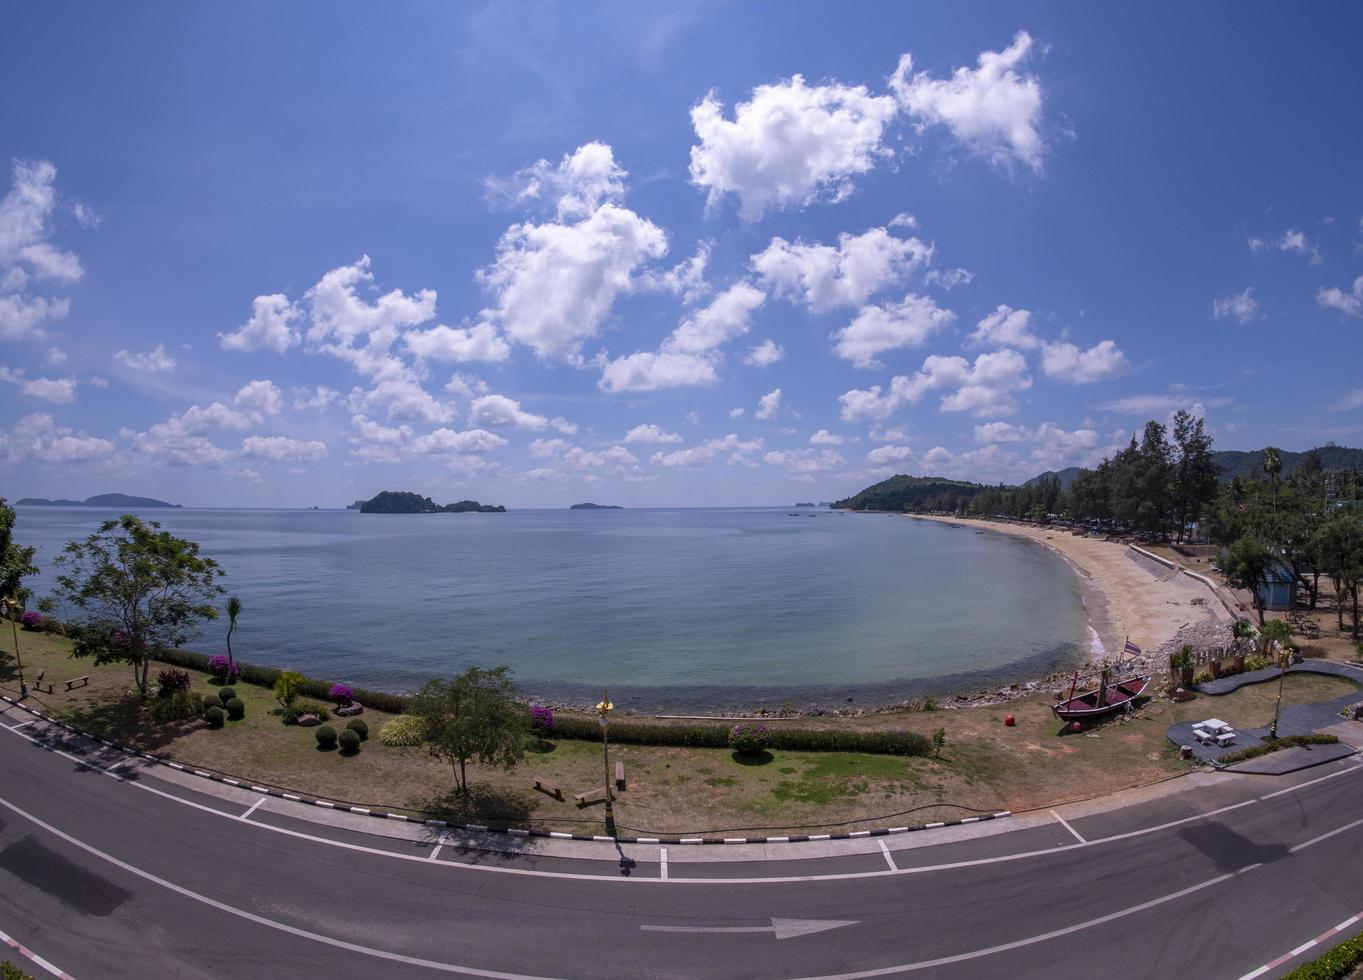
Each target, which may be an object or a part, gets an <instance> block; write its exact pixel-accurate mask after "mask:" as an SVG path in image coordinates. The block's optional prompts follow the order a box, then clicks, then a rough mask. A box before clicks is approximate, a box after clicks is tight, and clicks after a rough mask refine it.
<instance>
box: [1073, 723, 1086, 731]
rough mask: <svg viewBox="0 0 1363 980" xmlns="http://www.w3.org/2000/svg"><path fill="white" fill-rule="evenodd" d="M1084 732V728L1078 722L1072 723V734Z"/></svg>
mask: <svg viewBox="0 0 1363 980" xmlns="http://www.w3.org/2000/svg"><path fill="white" fill-rule="evenodd" d="M1083 730H1084V726H1083V725H1081V724H1080V723H1079V722H1077V721H1072V722H1070V731H1072V732H1082V731H1083Z"/></svg>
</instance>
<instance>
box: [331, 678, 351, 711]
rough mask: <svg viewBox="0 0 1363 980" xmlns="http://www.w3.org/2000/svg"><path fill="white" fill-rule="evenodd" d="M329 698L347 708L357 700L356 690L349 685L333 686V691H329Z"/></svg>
mask: <svg viewBox="0 0 1363 980" xmlns="http://www.w3.org/2000/svg"><path fill="white" fill-rule="evenodd" d="M327 697H329V698H331V700H333V701H335V702H336V703H337V704H339V705H341V706H342V707H345V706H346V705H347V704H349V703H350V702H351V701H353V700H355V689H354V688H353V687H351V686H350V685H349V684H333V685H331V690H329V691H327Z"/></svg>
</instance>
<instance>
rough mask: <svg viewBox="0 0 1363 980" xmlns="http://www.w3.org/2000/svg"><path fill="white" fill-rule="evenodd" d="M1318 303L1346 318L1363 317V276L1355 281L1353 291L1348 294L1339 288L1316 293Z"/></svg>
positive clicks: (1324, 289)
mask: <svg viewBox="0 0 1363 980" xmlns="http://www.w3.org/2000/svg"><path fill="white" fill-rule="evenodd" d="M1316 302H1317V303H1319V304H1320V305H1321V306H1323V307H1325V308H1326V309H1330V310H1338V311H1339V312H1340V313H1343V314H1344V315H1345V316H1359V317H1363V276H1359V277H1358V278H1357V279H1355V280H1354V285H1353V289H1351V290H1350V291H1349V292H1347V293H1346V292H1345V291H1344V290H1342V289H1340V288H1339V287H1338V286H1330V287H1329V288H1328V289H1326V288H1322V289H1321V290H1320V292H1318V293H1316Z"/></svg>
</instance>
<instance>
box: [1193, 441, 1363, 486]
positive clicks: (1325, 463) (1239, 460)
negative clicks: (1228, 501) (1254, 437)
mask: <svg viewBox="0 0 1363 980" xmlns="http://www.w3.org/2000/svg"><path fill="white" fill-rule="evenodd" d="M1311 453H1315V454H1316V456H1317V457H1318V458H1319V459H1320V466H1321V469H1324V470H1358V469H1363V449H1350V448H1348V447H1347V446H1318V447H1317V448H1315V449H1308V450H1306V451H1305V452H1301V453H1293V452H1288V451H1287V450H1285V449H1282V450H1279V451H1278V455H1279V457H1280V458H1281V459H1282V461H1283V472H1282V476H1284V477H1288V476H1291V475H1292V474H1293V473H1295V472H1296V471H1297V470H1298V469H1300V468H1301V465H1302V462H1303V461H1304V460H1305V459H1306V457H1307V456H1309V455H1310V454H1311ZM1212 462H1213V463H1215V464H1216V467H1217V469H1218V470H1219V471H1220V473H1221V479H1223V480H1229V479H1231V478H1232V477H1237V476H1240V477H1246V478H1248V477H1254V476H1260V477H1261V476H1263V475H1264V451H1263V450H1262V449H1255V450H1253V451H1251V452H1241V451H1239V450H1235V449H1223V450H1220V451H1219V452H1214V453H1212Z"/></svg>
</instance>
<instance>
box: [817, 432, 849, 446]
mask: <svg viewBox="0 0 1363 980" xmlns="http://www.w3.org/2000/svg"><path fill="white" fill-rule="evenodd" d="M843 441H844V440H843V438H842V436H835V435H834V434H833V433H831V432H829V431H828V430H827V429H820V430H819V431H818V432H816V433H814V434H813V435H812V436H810V437H809V444H810V445H811V446H841V445H842V444H843Z"/></svg>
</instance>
